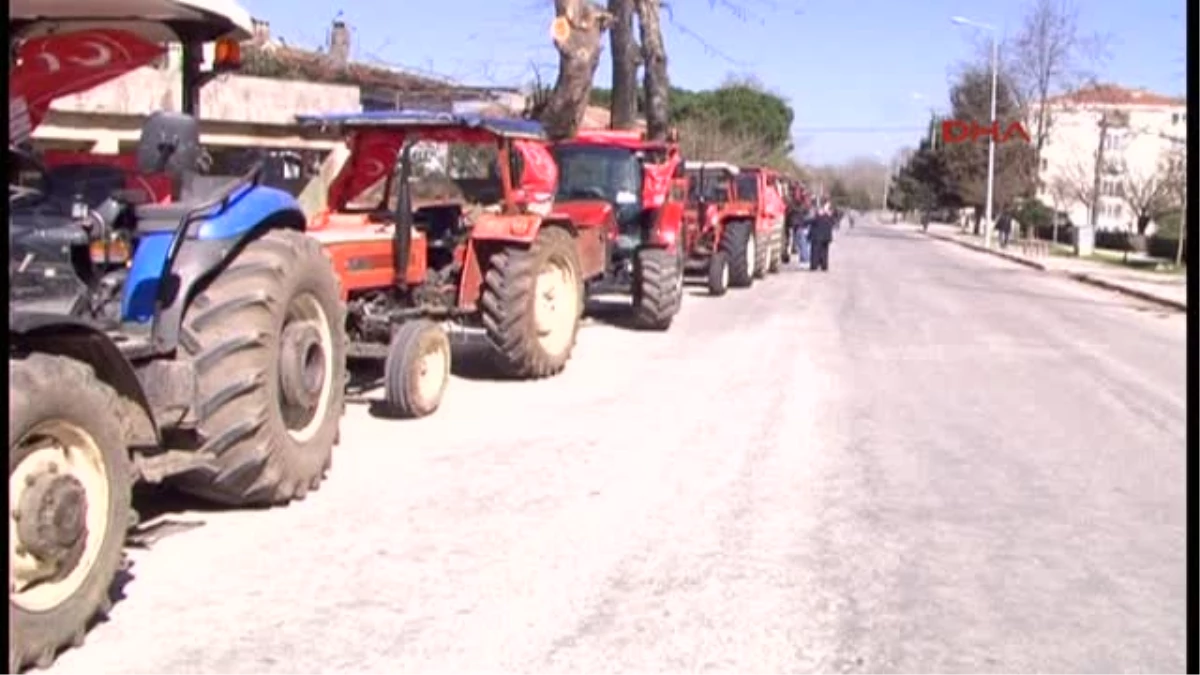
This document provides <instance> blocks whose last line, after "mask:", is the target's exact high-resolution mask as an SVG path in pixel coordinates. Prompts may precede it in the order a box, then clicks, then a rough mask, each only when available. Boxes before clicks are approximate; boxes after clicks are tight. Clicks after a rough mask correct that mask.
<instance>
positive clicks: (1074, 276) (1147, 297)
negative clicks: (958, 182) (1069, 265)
mask: <svg viewBox="0 0 1200 675" xmlns="http://www.w3.org/2000/svg"><path fill="white" fill-rule="evenodd" d="M924 234H925V236H927V237H931V238H933V239H939V240H941V241H948V242H951V243H954V244H958V245H959V246H962V247H963V248H969V249H971V250H972V251H979V252H981V253H990V254H992V255H994V256H996V257H998V258H1004V259H1005V260H1009V261H1012V262H1015V263H1017V264H1020V265H1025V266H1026V267H1031V268H1033V269H1035V270H1039V271H1042V272H1050V273H1053V274H1060V275H1062V276H1065V277H1067V278H1068V279H1071V280H1073V281H1078V282H1079V283H1082V284H1088V285H1089V286H1095V287H1097V288H1103V289H1105V290H1108V291H1113V292H1115V293H1121V294H1122V295H1128V296H1129V297H1131V298H1137V299H1139V300H1144V301H1146V302H1152V303H1155V304H1157V305H1162V306H1164V307H1169V308H1171V309H1177V310H1180V311H1183V312H1186V311H1187V308H1188V306H1187V303H1186V302H1179V301H1177V300H1171V299H1170V298H1164V297H1162V296H1161V295H1155V294H1153V293H1147V292H1145V291H1139V290H1137V289H1136V288H1130V287H1128V286H1122V285H1121V284H1114V283H1111V282H1108V281H1104V280H1103V279H1098V278H1096V277H1093V276H1091V275H1089V274H1085V273H1083V272H1056V271H1054V270H1050V269H1047V268H1046V266H1045V265H1043V264H1042V263H1040V262H1037V261H1035V260H1029V259H1027V258H1021V257H1018V256H1015V255H1011V254H1008V253H1004V252H1001V251H996V250H994V249H990V248H987V247H985V246H981V245H979V244H975V243H972V242H969V241H963V240H961V239H955V238H954V237H949V236H946V235H944V234H936V233H933V232H925V233H924Z"/></svg>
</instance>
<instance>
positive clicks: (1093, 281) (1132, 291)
mask: <svg viewBox="0 0 1200 675" xmlns="http://www.w3.org/2000/svg"><path fill="white" fill-rule="evenodd" d="M1065 275H1066V276H1067V277H1068V278H1070V279H1073V280H1075V281H1078V282H1080V283H1083V284H1088V285H1091V286H1095V287H1097V288H1103V289H1106V290H1110V291H1114V292H1116V293H1121V294H1123V295H1128V296H1129V297H1131V298H1137V299H1139V300H1145V301H1146V302H1153V303H1155V304H1158V305H1162V306H1164V307H1170V308H1171V309H1177V310H1180V311H1183V312H1186V311H1187V308H1188V306H1187V303H1186V302H1179V301H1177V300H1171V299H1170V298H1164V297H1162V296H1161V295H1155V294H1153V293H1147V292H1145V291H1139V290H1137V289H1136V288H1130V287H1128V286H1122V285H1120V284H1114V283H1110V282H1107V281H1104V280H1103V279H1097V278H1096V277H1093V276H1089V275H1087V274H1083V273H1082V272H1066V273H1065Z"/></svg>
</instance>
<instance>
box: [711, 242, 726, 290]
mask: <svg viewBox="0 0 1200 675" xmlns="http://www.w3.org/2000/svg"><path fill="white" fill-rule="evenodd" d="M727 290H729V256H727V255H725V252H724V251H717V252H716V253H714V254H713V255H712V258H710V259H709V261H708V292H709V294H711V295H713V296H716V297H718V298H719V297H721V296H722V295H725V291H727Z"/></svg>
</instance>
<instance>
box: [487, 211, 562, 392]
mask: <svg viewBox="0 0 1200 675" xmlns="http://www.w3.org/2000/svg"><path fill="white" fill-rule="evenodd" d="M479 307H480V312H481V319H482V322H483V327H484V329H485V330H486V332H487V336H488V339H489V341H490V342H491V343H492V345H493V346H494V347H495V350H496V354H497V359H498V362H499V363H498V365H499V367H500V370H501V372H502V373H503V374H504V375H507V376H509V377H515V378H541V377H549V376H550V375H554V374H556V373H558V372H560V371H561V370H562V369H563V368H564V367H566V365H567V360H569V359H570V358H571V350H572V349H573V348H574V347H575V336H576V333H578V331H579V322H580V318H581V317H582V315H583V291H582V282H581V281H580V277H579V252H578V249H577V248H576V245H575V238H574V237H572V236H571V234H570V233H569V232H567V231H566V230H564V229H562V228H559V227H548V228H545V229H543V230H542V231H541V232H539V233H538V236H537V239H535V240H534V241H533V244H532V245H530V246H529V247H527V248H519V247H515V246H508V247H505V248H503V249H501V250H499V251H497V252H496V253H494V254H492V256H491V257H490V258H489V260H488V265H487V271H486V273H485V274H484V277H483V293H482V295H481V297H480V300H479Z"/></svg>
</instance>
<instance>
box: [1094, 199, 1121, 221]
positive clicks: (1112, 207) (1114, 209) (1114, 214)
mask: <svg viewBox="0 0 1200 675" xmlns="http://www.w3.org/2000/svg"><path fill="white" fill-rule="evenodd" d="M1123 212H1124V209H1122V208H1121V205H1120V204H1117V203H1106V204H1101V205H1100V215H1102V216H1104V217H1105V218H1111V219H1113V220H1116V219H1118V218H1120V217H1121V214H1122V213H1123Z"/></svg>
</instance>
